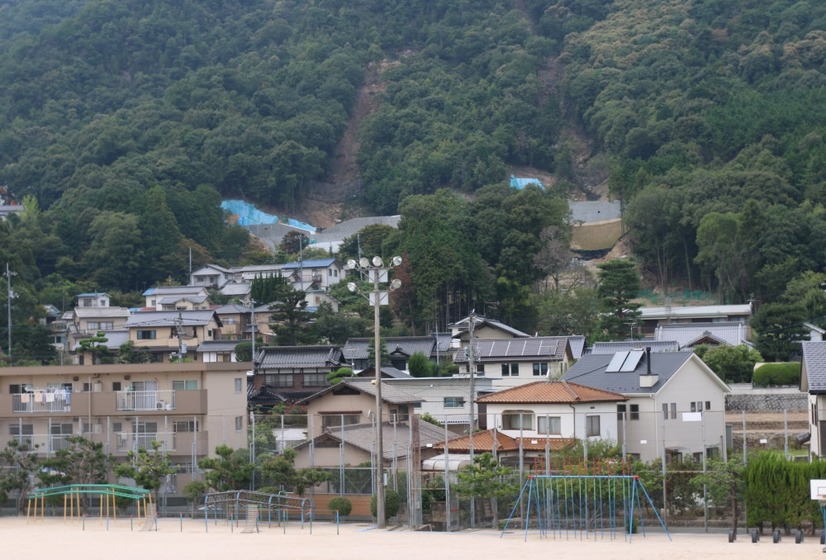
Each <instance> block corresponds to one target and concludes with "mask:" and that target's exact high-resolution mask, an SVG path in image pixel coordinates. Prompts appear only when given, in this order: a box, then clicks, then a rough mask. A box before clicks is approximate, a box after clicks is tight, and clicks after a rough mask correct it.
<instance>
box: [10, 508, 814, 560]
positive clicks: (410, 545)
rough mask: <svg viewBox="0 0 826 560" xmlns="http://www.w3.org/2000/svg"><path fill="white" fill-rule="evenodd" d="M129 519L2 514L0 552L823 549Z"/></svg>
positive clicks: (681, 538) (722, 555) (350, 555)
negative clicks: (151, 523) (149, 527)
mask: <svg viewBox="0 0 826 560" xmlns="http://www.w3.org/2000/svg"><path fill="white" fill-rule="evenodd" d="M130 521H131V520H130V519H128V518H118V519H117V521H114V520H109V521H108V523H107V522H105V521H101V520H100V519H99V518H97V517H91V516H90V517H89V518H86V519H85V521H83V520H79V519H74V520H67V521H64V520H63V518H61V517H48V516H47V517H46V518H45V519H42V520H41V519H38V520H37V521H36V522H32V521H30V522H26V519H25V517H3V518H0V535H2V536H3V537H4V545H3V558H8V559H9V560H24V559H25V560H40V559H44V560H45V559H46V558H48V559H50V560H51V559H52V558H55V557H60V558H63V559H66V560H75V559H77V560H81V559H88V560H104V559H105V560H111V559H112V558H117V559H118V560H138V559H139V560H146V559H147V558H151V559H152V560H172V559H174V560H180V559H183V558H198V559H199V560H210V559H221V560H225V559H226V558H238V557H240V556H242V555H243V556H245V557H252V558H270V557H272V556H273V555H274V554H277V555H278V557H287V558H290V559H291V560H302V559H305V558H306V559H317V558H323V557H335V558H336V559H337V560H364V558H365V557H370V556H376V557H382V556H393V557H400V558H408V557H414V556H415V557H416V558H425V559H427V558H442V557H449V558H450V559H451V560H479V559H482V558H550V557H556V558H577V560H605V559H611V558H625V557H629V556H631V555H632V556H633V558H635V559H639V560H649V559H650V560H654V559H661V558H668V559H669V560H683V559H684V560H695V559H696V558H714V559H715V560H725V559H743V560H746V559H748V560H763V559H781V558H783V559H785V558H823V552H822V548H823V547H822V545H821V544H820V540H819V539H818V538H815V537H808V536H807V538H806V540H805V541H804V542H803V543H801V544H795V542H794V539H793V538H790V537H789V538H786V537H784V538H783V540H782V541H781V542H779V543H772V540H771V538H767V537H764V538H763V539H761V540H760V542H758V543H752V542H751V540H750V539H748V538H747V535H742V536H741V537H740V538H738V540H737V541H736V542H734V543H729V542H728V540H727V537H726V535H725V534H722V533H712V534H705V533H699V534H697V533H692V534H688V533H672V534H671V539H670V540H669V538H668V537H667V536H666V535H664V534H662V533H654V532H651V533H649V534H648V535H646V536H645V537H644V538H642V537H641V538H635V539H634V540H633V542H629V541H627V540H624V539H622V538H619V539H616V540H610V539H603V538H599V539H590V540H585V539H578V538H573V537H572V538H570V539H546V538H541V537H540V535H539V533H536V532H531V533H529V534H528V536H527V539H526V538H525V534H524V532H522V531H519V530H515V531H510V530H509V531H506V532H505V533H504V534H502V533H501V532H500V531H494V530H481V531H462V532H457V533H436V532H433V533H431V532H413V531H408V530H406V529H403V528H401V529H395V530H393V529H392V527H391V528H388V530H381V531H380V530H377V529H375V527H374V526H371V525H370V524H366V523H359V524H355V523H354V524H348V523H342V524H341V525H340V526H338V527H337V526H336V524H335V523H331V522H329V521H324V522H314V523H312V524H310V523H304V525H303V528H302V524H301V522H300V521H297V520H296V521H289V522H288V523H287V524H286V525H279V524H277V523H273V524H272V525H268V524H267V523H262V524H261V526H260V530H259V532H254V533H245V532H243V531H242V530H241V529H242V527H243V522H241V523H239V524H232V525H231V524H230V523H229V522H228V521H226V520H219V521H218V522H213V521H210V523H209V527H208V530H206V527H205V524H204V520H202V519H201V520H195V519H178V518H161V519H159V520H158V523H157V531H149V532H147V531H141V530H140V528H139V527H138V524H137V522H135V523H130Z"/></svg>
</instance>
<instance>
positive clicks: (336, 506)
mask: <svg viewBox="0 0 826 560" xmlns="http://www.w3.org/2000/svg"><path fill="white" fill-rule="evenodd" d="M327 509H329V510H330V511H337V512H338V514H339V515H340V516H341V517H347V516H348V515H350V512H351V511H353V502H351V501H350V500H348V499H347V498H345V497H344V496H336V497H335V498H333V499H332V500H330V502H329V503H328V504H327Z"/></svg>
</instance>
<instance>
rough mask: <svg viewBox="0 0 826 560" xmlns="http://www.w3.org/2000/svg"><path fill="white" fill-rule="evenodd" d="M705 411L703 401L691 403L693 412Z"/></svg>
mask: <svg viewBox="0 0 826 560" xmlns="http://www.w3.org/2000/svg"><path fill="white" fill-rule="evenodd" d="M702 411H703V401H697V402H694V401H691V412H702Z"/></svg>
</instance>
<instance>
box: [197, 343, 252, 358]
mask: <svg viewBox="0 0 826 560" xmlns="http://www.w3.org/2000/svg"><path fill="white" fill-rule="evenodd" d="M241 342H247V343H248V342H249V341H248V340H240V339H234V340H233V339H221V340H204V341H203V342H201V343H200V344H199V345H198V348H196V349H195V352H196V355H197V356H198V361H199V362H203V363H212V362H237V361H238V359H237V358H236V356H235V347H236V346H238V344H240V343H241Z"/></svg>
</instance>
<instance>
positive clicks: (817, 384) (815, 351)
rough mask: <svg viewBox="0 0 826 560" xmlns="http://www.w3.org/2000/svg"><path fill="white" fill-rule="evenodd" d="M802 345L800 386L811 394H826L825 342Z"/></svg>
mask: <svg viewBox="0 0 826 560" xmlns="http://www.w3.org/2000/svg"><path fill="white" fill-rule="evenodd" d="M802 345H803V371H804V375H805V379H801V385H802V386H804V387H806V386H807V385H808V391H809V393H812V394H820V393H826V341H806V342H803V343H802Z"/></svg>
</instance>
